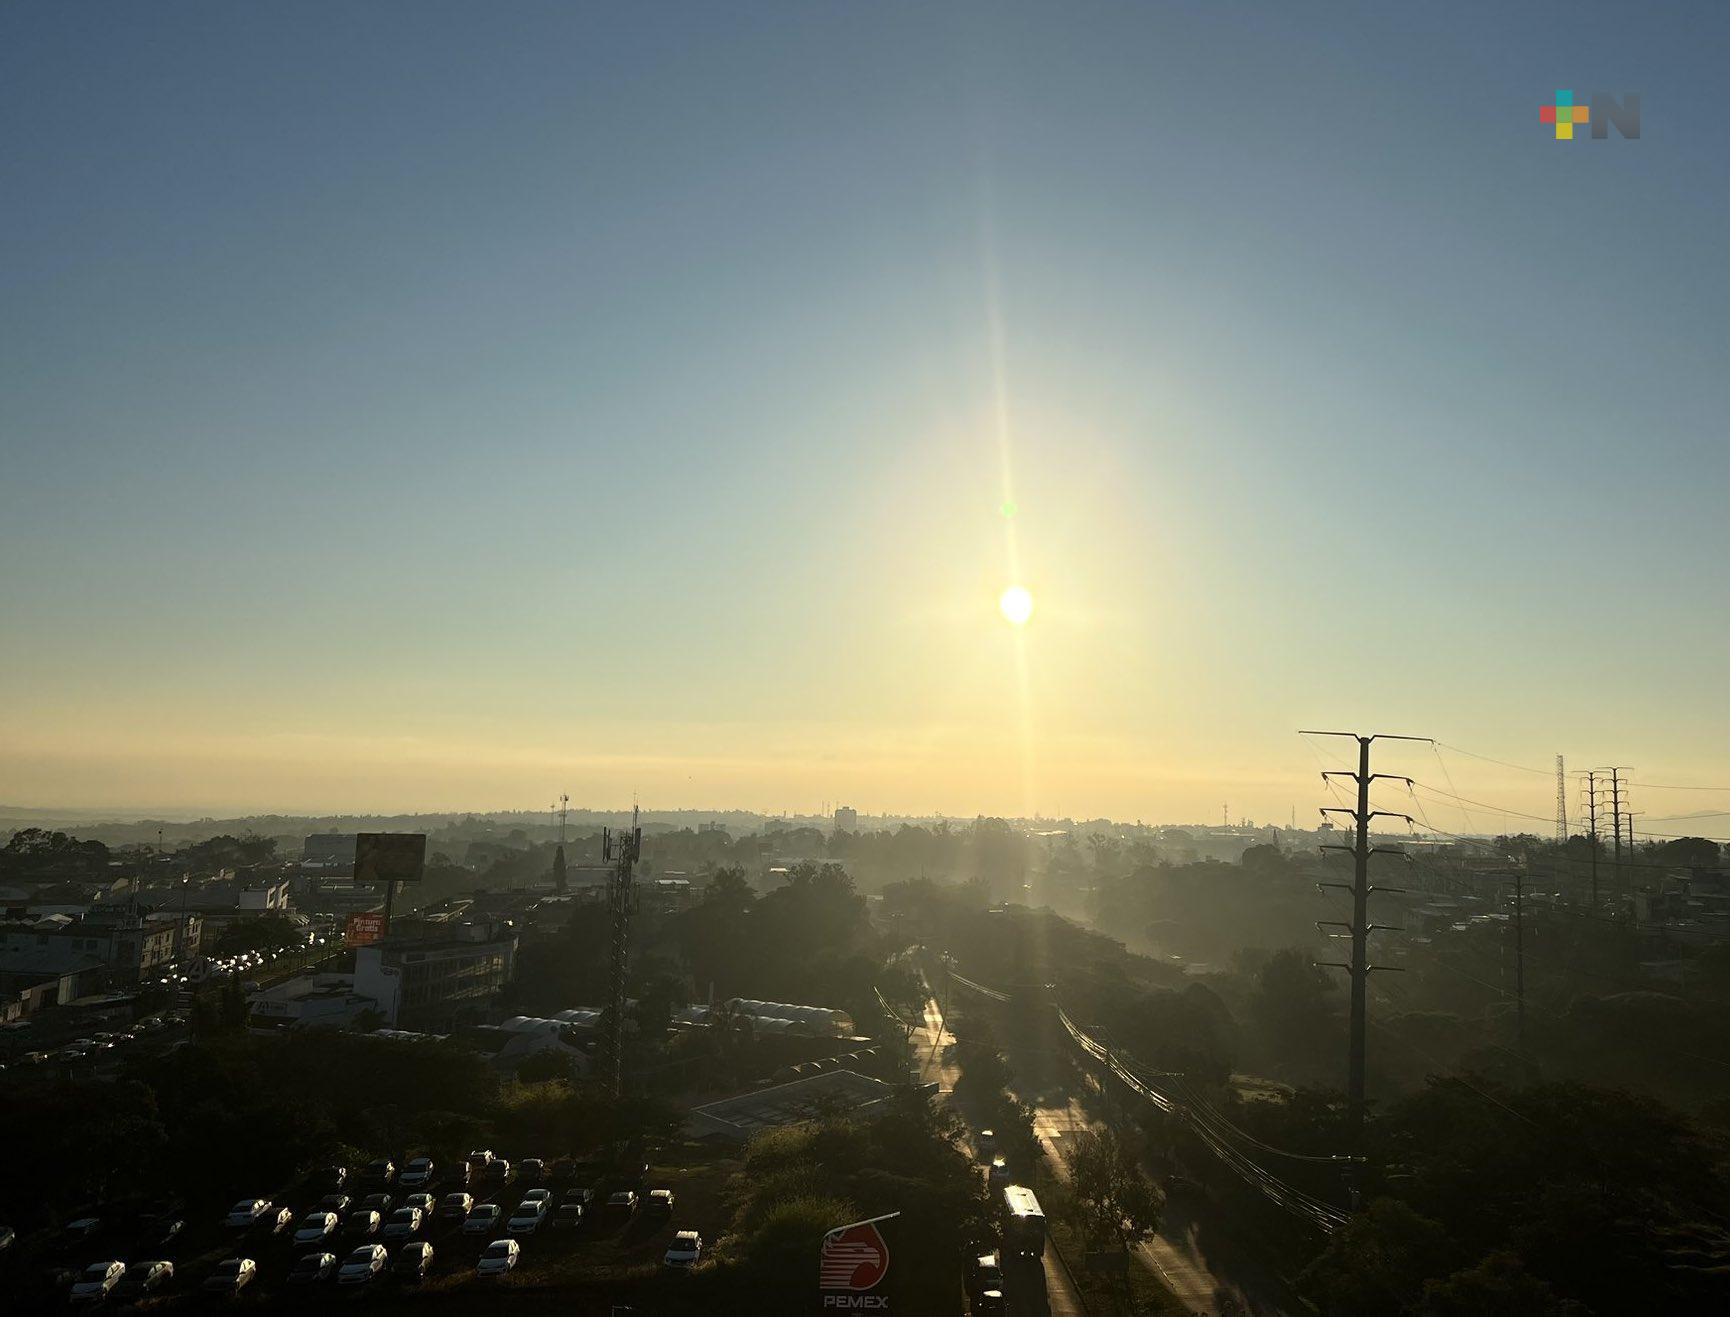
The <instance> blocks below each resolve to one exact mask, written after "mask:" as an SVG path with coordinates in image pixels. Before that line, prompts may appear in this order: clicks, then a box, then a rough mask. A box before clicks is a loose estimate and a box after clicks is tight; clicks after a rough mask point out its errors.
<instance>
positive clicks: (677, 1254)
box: [661, 1230, 703, 1271]
mask: <svg viewBox="0 0 1730 1317" xmlns="http://www.w3.org/2000/svg"><path fill="white" fill-rule="evenodd" d="M702 1254H703V1237H702V1236H701V1235H699V1234H698V1233H697V1232H696V1231H695V1230H681V1231H679V1233H678V1234H676V1235H674V1236H673V1242H672V1243H671V1244H669V1245H668V1246H667V1255H666V1257H664V1258H662V1259H661V1263H662V1265H663V1266H668V1267H671V1268H673V1270H675V1271H687V1270H689V1269H690V1268H691V1267H693V1266H695V1265H696V1263H697V1259H698V1258H699V1257H701V1256H702Z"/></svg>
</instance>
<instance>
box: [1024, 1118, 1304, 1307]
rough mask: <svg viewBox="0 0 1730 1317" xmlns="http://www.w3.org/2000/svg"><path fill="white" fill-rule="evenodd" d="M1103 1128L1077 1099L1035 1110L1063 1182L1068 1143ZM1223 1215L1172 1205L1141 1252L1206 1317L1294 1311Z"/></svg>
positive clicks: (1194, 1205) (1198, 1205)
mask: <svg viewBox="0 0 1730 1317" xmlns="http://www.w3.org/2000/svg"><path fill="white" fill-rule="evenodd" d="M1099 1127H1100V1122H1099V1121H1097V1120H1093V1119H1091V1118H1089V1116H1088V1115H1087V1113H1086V1111H1084V1110H1083V1108H1082V1105H1081V1100H1080V1099H1079V1098H1078V1097H1075V1096H1069V1097H1067V1098H1066V1099H1060V1098H1058V1097H1056V1096H1054V1097H1052V1098H1050V1099H1049V1100H1046V1099H1041V1100H1040V1101H1039V1102H1038V1104H1037V1106H1036V1108H1035V1111H1034V1117H1033V1129H1034V1132H1035V1133H1036V1134H1038V1135H1039V1137H1040V1140H1041V1141H1042V1142H1043V1143H1044V1144H1045V1145H1046V1147H1048V1148H1049V1149H1050V1150H1051V1154H1052V1160H1053V1162H1054V1163H1055V1165H1056V1169H1057V1174H1058V1175H1060V1176H1063V1177H1064V1178H1068V1175H1069V1168H1068V1166H1067V1164H1066V1163H1065V1162H1064V1159H1063V1149H1064V1146H1065V1143H1066V1140H1070V1139H1073V1138H1074V1137H1075V1135H1076V1134H1077V1133H1079V1132H1080V1131H1082V1130H1085V1129H1097V1128H1099ZM1219 1216H1220V1213H1219V1209H1218V1208H1216V1207H1213V1206H1212V1205H1211V1204H1208V1203H1205V1202H1192V1201H1188V1200H1182V1201H1168V1202H1167V1203H1166V1209H1165V1211H1164V1213H1162V1215H1161V1220H1160V1226H1159V1233H1158V1234H1156V1235H1155V1236H1154V1237H1153V1238H1152V1239H1150V1240H1148V1241H1147V1242H1146V1243H1145V1244H1142V1245H1141V1246H1140V1248H1139V1249H1138V1250H1137V1251H1138V1252H1139V1253H1140V1254H1141V1256H1142V1258H1143V1259H1144V1260H1145V1261H1146V1262H1147V1264H1148V1265H1149V1266H1151V1267H1152V1268H1153V1270H1154V1271H1155V1273H1156V1274H1158V1276H1159V1277H1160V1278H1161V1279H1162V1280H1164V1281H1165V1283H1166V1286H1167V1288H1169V1289H1170V1290H1171V1292H1172V1293H1173V1294H1175V1295H1176V1296H1177V1298H1178V1301H1179V1302H1180V1303H1182V1304H1183V1305H1184V1306H1185V1307H1186V1308H1188V1309H1189V1310H1190V1311H1191V1312H1194V1313H1198V1314H1202V1315H1203V1317H1214V1315H1215V1314H1231V1315H1232V1317H1239V1315H1240V1314H1251V1313H1254V1314H1265V1315H1266V1317H1276V1315H1277V1314H1284V1313H1289V1312H1293V1311H1295V1309H1294V1308H1293V1307H1292V1305H1291V1303H1290V1301H1289V1299H1287V1297H1286V1295H1285V1287H1284V1285H1283V1284H1281V1283H1280V1281H1279V1280H1278V1278H1277V1277H1275V1276H1272V1275H1271V1274H1269V1273H1267V1272H1266V1271H1265V1270H1263V1269H1262V1268H1261V1267H1259V1266H1258V1265H1257V1264H1256V1263H1255V1262H1254V1261H1253V1259H1252V1258H1251V1257H1250V1256H1249V1251H1248V1249H1247V1248H1245V1247H1244V1246H1243V1245H1241V1244H1235V1245H1234V1242H1233V1238H1232V1235H1231V1234H1230V1232H1229V1230H1227V1229H1225V1228H1224V1226H1223V1223H1222V1222H1221V1221H1220V1220H1219ZM1204 1234H1205V1237H1206V1240H1207V1247H1206V1248H1204V1247H1203V1243H1202V1241H1203V1236H1204Z"/></svg>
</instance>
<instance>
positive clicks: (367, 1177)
mask: <svg viewBox="0 0 1730 1317" xmlns="http://www.w3.org/2000/svg"><path fill="white" fill-rule="evenodd" d="M360 1178H361V1179H362V1180H363V1181H365V1182H366V1183H367V1184H376V1185H388V1184H389V1183H390V1182H391V1181H392V1180H394V1179H396V1163H395V1162H393V1161H391V1160H390V1158H388V1157H381V1158H380V1159H379V1160H378V1161H375V1162H368V1163H367V1164H366V1169H365V1170H364V1171H362V1172H361V1173H360ZM344 1265H345V1266H346V1265H347V1264H346V1263H345V1264H344Z"/></svg>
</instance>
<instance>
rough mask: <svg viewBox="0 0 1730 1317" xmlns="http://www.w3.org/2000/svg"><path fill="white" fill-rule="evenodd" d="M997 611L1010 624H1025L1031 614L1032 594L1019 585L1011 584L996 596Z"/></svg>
mask: <svg viewBox="0 0 1730 1317" xmlns="http://www.w3.org/2000/svg"><path fill="white" fill-rule="evenodd" d="M997 611H998V612H1000V613H1002V614H1003V616H1004V617H1005V618H1007V619H1008V621H1009V622H1010V624H1011V625H1012V626H1025V625H1026V624H1027V619H1028V618H1030V617H1032V616H1033V596H1032V595H1030V594H1028V593H1027V591H1026V590H1025V589H1024V588H1022V587H1021V586H1019V585H1012V586H1010V587H1009V588H1008V589H1007V590H1005V591H1004V592H1003V593H1002V594H1001V595H999V596H998V598H997Z"/></svg>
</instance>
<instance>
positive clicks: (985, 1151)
mask: <svg viewBox="0 0 1730 1317" xmlns="http://www.w3.org/2000/svg"><path fill="white" fill-rule="evenodd" d="M973 1142H974V1143H975V1144H976V1145H978V1148H979V1159H980V1160H981V1161H990V1160H991V1159H992V1158H993V1157H995V1156H996V1155H997V1131H996V1130H980V1131H979V1133H978V1134H976V1135H974V1137H973Z"/></svg>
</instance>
